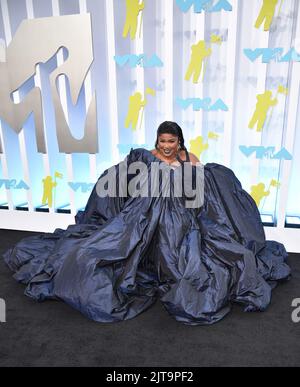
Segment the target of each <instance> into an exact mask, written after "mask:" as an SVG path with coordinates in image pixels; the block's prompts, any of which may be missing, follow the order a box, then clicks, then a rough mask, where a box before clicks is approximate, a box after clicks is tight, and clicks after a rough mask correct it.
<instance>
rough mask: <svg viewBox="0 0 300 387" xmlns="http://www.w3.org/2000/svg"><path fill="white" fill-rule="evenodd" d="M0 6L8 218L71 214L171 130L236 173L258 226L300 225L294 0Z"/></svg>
mask: <svg viewBox="0 0 300 387" xmlns="http://www.w3.org/2000/svg"><path fill="white" fill-rule="evenodd" d="M0 5H1V6H0V119H1V121H0V156H1V163H0V211H1V217H2V218H3V217H4V216H7V217H8V216H9V213H14V214H16V213H17V211H19V213H21V212H22V214H24V211H27V214H28V216H30V214H34V213H36V212H43V216H44V221H45V224H46V223H47V221H48V219H47V216H50V214H51V213H52V214H53V213H70V214H72V215H74V214H75V213H76V211H78V210H79V209H81V208H83V207H84V205H85V203H86V201H87V199H88V196H89V194H90V192H91V189H92V187H93V185H94V183H95V181H96V179H97V177H98V176H99V175H100V174H101V172H103V171H104V170H105V169H106V168H107V167H108V166H110V165H112V164H115V163H117V162H119V161H121V160H122V159H124V158H125V156H126V154H127V153H128V152H129V150H130V148H132V147H133V148H136V147H146V148H147V149H149V150H150V149H152V148H154V142H155V135H156V130H157V127H158V125H159V124H160V123H161V122H162V121H165V120H172V121H176V122H177V123H178V124H179V125H180V126H181V127H182V129H183V133H184V137H185V141H186V145H187V148H188V149H189V151H191V152H193V153H195V154H196V155H197V156H198V157H199V158H200V160H201V161H202V162H203V163H209V162H216V163H220V164H224V165H226V166H228V167H230V168H232V169H233V171H234V172H235V174H236V175H237V177H238V178H239V179H240V181H241V183H242V185H243V187H244V188H245V189H246V190H247V191H248V192H249V193H250V194H251V195H252V197H253V198H254V199H255V201H256V203H257V205H258V207H259V210H260V212H261V214H262V218H263V220H264V221H265V223H266V224H270V225H272V224H273V225H275V227H276V226H277V227H284V225H286V224H288V226H289V227H294V226H295V225H297V223H298V225H299V224H300V218H299V217H300V201H299V198H298V196H299V191H300V178H299V177H300V176H299V166H300V155H299V149H300V129H299V119H300V111H299V109H300V108H299V81H300V64H299V62H300V1H299V0H52V1H51V0H0ZM22 216H23V215H22ZM22 219H23V218H22ZM2 223H3V222H2ZM2 223H1V224H2ZM2 227H3V225H2ZM20 228H25V229H26V224H25V225H23V224H20Z"/></svg>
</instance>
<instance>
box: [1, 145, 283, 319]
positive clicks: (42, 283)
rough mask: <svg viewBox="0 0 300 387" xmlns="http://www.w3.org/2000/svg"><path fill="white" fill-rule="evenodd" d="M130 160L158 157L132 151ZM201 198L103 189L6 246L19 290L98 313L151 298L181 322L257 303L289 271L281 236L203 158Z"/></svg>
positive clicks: (143, 304) (135, 310)
mask: <svg viewBox="0 0 300 387" xmlns="http://www.w3.org/2000/svg"><path fill="white" fill-rule="evenodd" d="M127 161H128V162H131V161H143V162H144V163H146V164H147V165H150V163H151V162H153V161H157V159H156V160H155V157H154V156H153V155H152V154H151V152H149V151H146V150H144V149H136V150H132V151H131V152H130V154H129V156H128V157H127ZM204 174H205V193H204V204H203V206H202V207H201V208H200V209H198V210H195V209H188V208H185V206H184V205H183V201H182V200H181V198H177V197H147V198H145V197H143V198H132V197H131V198H108V197H107V198H100V197H98V195H97V192H96V188H94V190H93V192H92V193H91V196H90V198H89V200H88V203H87V205H86V208H85V211H83V212H79V213H78V214H77V216H76V224H74V225H70V226H69V227H68V228H67V229H66V230H62V229H56V230H55V231H54V233H44V234H40V235H37V236H31V237H27V238H25V239H23V240H21V241H20V242H19V243H18V244H17V245H16V246H14V247H13V248H11V249H9V250H8V251H7V252H6V253H5V254H4V259H5V262H6V263H7V265H8V266H9V267H10V268H11V270H13V271H14V272H15V273H14V277H15V279H16V280H18V281H20V282H22V283H24V284H25V285H26V289H25V294H26V295H27V296H30V297H32V298H34V299H36V300H38V301H43V300H45V299H60V300H63V301H65V302H66V303H68V304H69V305H71V306H72V307H73V308H75V309H78V310H79V311H80V312H82V313H83V314H84V315H86V316H87V317H89V318H91V319H93V320H96V321H100V322H114V321H121V320H125V319H130V318H133V317H135V316H136V315H138V314H139V313H141V312H143V311H144V310H146V309H147V308H148V307H150V306H151V305H152V304H153V303H154V302H155V301H156V300H157V299H160V301H161V302H162V303H163V305H164V307H165V308H166V310H167V311H168V312H169V313H170V314H171V315H172V316H173V317H174V318H175V319H176V320H178V321H181V322H183V323H186V324H190V325H197V324H211V323H214V322H216V321H218V320H220V319H221V318H223V317H224V316H225V315H226V314H227V313H228V312H229V310H230V306H231V303H232V302H237V303H240V304H243V305H244V310H245V311H263V310H265V309H266V308H267V306H268V305H269V303H270V299H271V290H272V288H273V287H274V286H275V285H276V283H277V282H278V281H280V280H284V279H287V278H289V276H290V268H289V266H288V265H287V263H286V259H287V253H286V251H285V248H284V246H283V245H282V244H280V243H278V242H275V241H266V240H265V235H264V230H263V226H262V224H261V220H260V215H259V212H258V210H257V207H256V205H255V202H254V201H253V199H252V198H251V197H250V196H249V195H248V194H247V193H246V192H245V191H244V190H243V189H242V187H241V185H240V183H239V181H238V180H237V178H236V177H235V176H234V174H233V172H232V171H231V170H229V169H227V168H225V167H223V166H221V165H218V164H207V165H206V166H205V170H204Z"/></svg>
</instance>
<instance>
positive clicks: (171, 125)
mask: <svg viewBox="0 0 300 387" xmlns="http://www.w3.org/2000/svg"><path fill="white" fill-rule="evenodd" d="M164 133H168V134H173V135H174V136H177V137H178V141H179V146H180V150H181V149H186V147H185V146H184V138H183V134H182V129H181V127H180V126H179V125H178V124H177V123H176V122H173V121H165V122H162V123H161V124H160V125H159V127H158V129H157V135H156V141H155V148H156V149H157V144H158V137H159V136H160V135H161V134H164Z"/></svg>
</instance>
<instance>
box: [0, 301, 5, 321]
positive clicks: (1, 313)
mask: <svg viewBox="0 0 300 387" xmlns="http://www.w3.org/2000/svg"><path fill="white" fill-rule="evenodd" d="M0 322H6V305H5V301H4V300H3V299H2V298H0Z"/></svg>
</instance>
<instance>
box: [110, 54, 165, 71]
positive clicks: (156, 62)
mask: <svg viewBox="0 0 300 387" xmlns="http://www.w3.org/2000/svg"><path fill="white" fill-rule="evenodd" d="M114 60H115V62H116V63H117V65H118V66H120V67H124V66H125V65H129V67H131V68H133V67H137V66H141V67H145V68H147V67H163V65H164V64H163V62H162V61H161V59H160V58H159V57H158V56H157V55H156V54H154V55H152V56H151V57H150V58H148V57H147V56H146V55H145V54H141V55H134V54H127V55H115V56H114Z"/></svg>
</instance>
